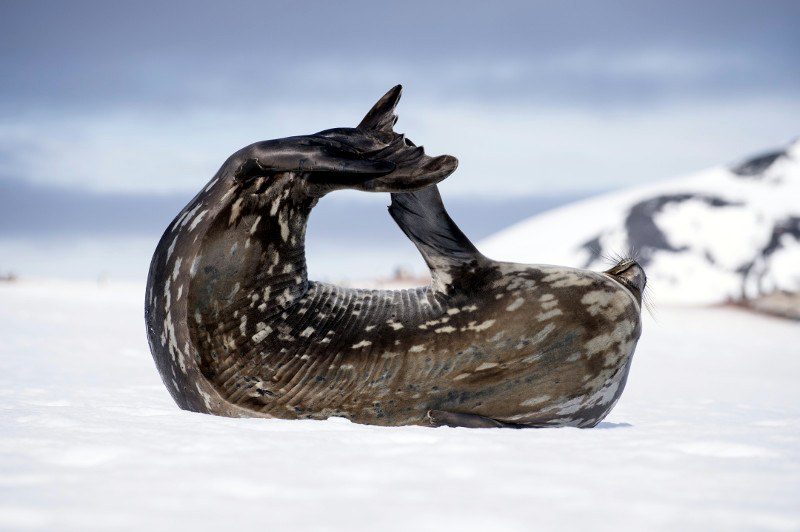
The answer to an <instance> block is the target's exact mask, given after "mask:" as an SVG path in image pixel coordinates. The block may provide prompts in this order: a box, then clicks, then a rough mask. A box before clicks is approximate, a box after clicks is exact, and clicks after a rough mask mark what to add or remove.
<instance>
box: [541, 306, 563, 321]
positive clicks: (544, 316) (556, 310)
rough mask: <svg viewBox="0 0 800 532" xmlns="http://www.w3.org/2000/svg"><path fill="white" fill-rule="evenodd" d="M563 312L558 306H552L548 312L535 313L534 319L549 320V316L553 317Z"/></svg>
mask: <svg viewBox="0 0 800 532" xmlns="http://www.w3.org/2000/svg"><path fill="white" fill-rule="evenodd" d="M562 314H563V312H561V309H560V308H554V309H553V310H550V311H548V312H542V313H541V314H537V316H536V319H537V320H538V321H545V320H549V319H550V318H555V317H556V316H561V315H562Z"/></svg>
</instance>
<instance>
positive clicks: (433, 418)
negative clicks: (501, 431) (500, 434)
mask: <svg viewBox="0 0 800 532" xmlns="http://www.w3.org/2000/svg"><path fill="white" fill-rule="evenodd" d="M427 421H428V423H429V424H431V425H433V426H434V427H465V428H468V429H491V428H508V429H519V428H522V427H521V426H520V425H515V424H513V423H505V422H503V421H498V420H496V419H492V418H490V417H483V416H479V415H477V414H461V413H458V412H445V411H444V410H428V415H427Z"/></svg>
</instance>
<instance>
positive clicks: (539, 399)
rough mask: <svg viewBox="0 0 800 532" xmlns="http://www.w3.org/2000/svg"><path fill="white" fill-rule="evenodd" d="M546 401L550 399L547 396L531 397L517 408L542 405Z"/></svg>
mask: <svg viewBox="0 0 800 532" xmlns="http://www.w3.org/2000/svg"><path fill="white" fill-rule="evenodd" d="M548 399H550V396H549V395H540V396H539V397H531V398H530V399H526V400H524V401H522V402H521V403H520V404H519V406H536V405H539V404H542V403H544V402H545V401H547V400H548Z"/></svg>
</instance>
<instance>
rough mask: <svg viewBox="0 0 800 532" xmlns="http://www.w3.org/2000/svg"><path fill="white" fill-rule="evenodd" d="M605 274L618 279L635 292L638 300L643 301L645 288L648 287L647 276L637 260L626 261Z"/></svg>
mask: <svg viewBox="0 0 800 532" xmlns="http://www.w3.org/2000/svg"><path fill="white" fill-rule="evenodd" d="M605 273H607V274H609V275H611V276H613V277H614V278H615V279H618V280H619V281H621V282H622V284H624V285H625V286H626V287H628V288H629V289H630V291H631V292H633V295H634V296H636V298H637V299H639V300H641V297H642V292H644V287H645V286H646V285H647V275H646V274H645V273H644V269H643V268H642V267H641V266H640V265H639V263H638V262H636V261H635V260H625V261H622V262H620V263H619V264H617V265H616V266H614V267H613V268H611V269H610V270H608V271H606V272H605Z"/></svg>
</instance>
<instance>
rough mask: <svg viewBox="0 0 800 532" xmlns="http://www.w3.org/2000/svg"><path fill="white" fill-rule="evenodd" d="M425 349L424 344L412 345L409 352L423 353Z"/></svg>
mask: <svg viewBox="0 0 800 532" xmlns="http://www.w3.org/2000/svg"><path fill="white" fill-rule="evenodd" d="M424 350H425V346H424V345H412V346H411V347H410V348H409V349H408V352H409V353H422V352H423V351H424Z"/></svg>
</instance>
